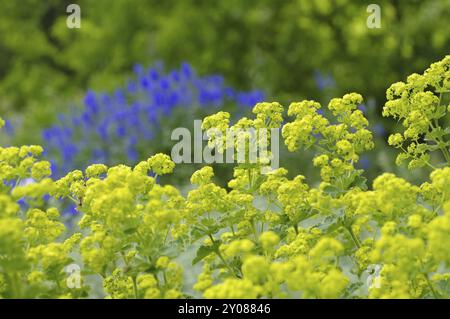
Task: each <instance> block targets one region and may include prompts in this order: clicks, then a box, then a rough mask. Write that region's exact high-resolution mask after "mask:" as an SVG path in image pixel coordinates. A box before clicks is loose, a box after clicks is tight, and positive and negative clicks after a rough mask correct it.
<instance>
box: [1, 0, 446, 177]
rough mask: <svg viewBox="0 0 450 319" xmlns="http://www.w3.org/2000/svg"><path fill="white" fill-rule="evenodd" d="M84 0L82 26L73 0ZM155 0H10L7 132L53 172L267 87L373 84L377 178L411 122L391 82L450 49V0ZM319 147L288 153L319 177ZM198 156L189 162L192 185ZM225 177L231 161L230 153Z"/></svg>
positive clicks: (244, 104) (277, 93)
mask: <svg viewBox="0 0 450 319" xmlns="http://www.w3.org/2000/svg"><path fill="white" fill-rule="evenodd" d="M70 3H77V4H78V5H79V6H80V8H81V28H80V29H69V28H68V27H67V26H66V19H67V16H68V13H66V7H67V6H68V5H69V4H70ZM369 3H370V2H365V1H349V0H320V1H311V0H291V1H287V0H279V1H272V0H260V1H242V0H227V1H209V0H183V1H175V0H173V1H171V0H165V1H156V0H145V1H144V0H134V1H130V0H114V1H110V0H95V1H94V0H78V1H74V0H70V1H65V0H46V1H41V0H22V1H10V0H0V4H1V5H0V112H1V116H2V117H3V118H5V119H6V120H7V125H6V128H5V129H4V130H3V132H2V133H1V137H0V140H1V142H2V143H3V145H19V144H41V145H43V146H44V147H45V149H46V157H47V158H48V159H49V160H51V161H52V164H53V171H54V176H55V177H58V176H62V175H64V174H65V173H66V172H68V171H70V170H73V169H82V168H84V167H86V166H87V165H89V164H91V163H105V164H108V165H114V164H118V163H124V164H128V165H133V164H135V163H136V162H138V161H140V160H144V159H146V158H148V157H149V156H151V155H152V154H154V153H156V152H166V153H170V149H171V146H172V145H173V144H174V142H172V141H171V140H170V133H171V131H172V130H173V129H174V128H176V127H180V126H182V127H188V128H189V127H192V125H193V120H194V119H201V118H202V117H204V116H206V115H208V114H212V113H214V112H217V111H218V110H225V111H229V112H231V114H232V118H239V117H241V116H246V115H249V114H250V112H251V108H252V106H253V105H254V104H255V103H256V102H259V101H263V100H266V101H278V102H280V103H281V104H283V105H284V106H286V107H287V106H288V105H289V103H290V102H293V101H301V100H303V99H314V100H317V101H320V102H321V103H323V105H326V104H327V103H328V101H329V99H330V98H332V97H339V96H342V95H343V94H345V93H348V92H353V91H355V92H358V93H361V94H362V95H363V96H364V98H365V103H364V104H363V105H361V106H360V108H361V109H362V110H363V111H364V113H365V114H366V116H367V117H368V118H369V120H370V122H371V129H372V131H373V132H374V135H375V137H376V149H375V150H374V151H373V152H370V153H368V154H367V155H366V156H365V157H364V158H362V160H361V162H360V166H361V167H362V168H364V169H366V170H367V176H368V178H369V180H370V179H372V178H373V177H374V176H376V175H377V174H379V173H380V172H381V171H391V172H395V173H397V174H399V175H403V176H405V177H407V178H408V179H410V180H421V179H423V178H424V176H426V175H427V173H428V172H424V171H420V170H419V171H415V172H414V173H412V172H406V168H403V167H396V166H395V165H394V163H393V159H394V154H395V151H394V150H392V149H390V148H389V147H388V146H387V145H386V142H385V140H386V139H387V135H388V134H389V133H390V132H392V131H393V130H395V126H396V125H398V123H395V122H394V121H390V120H386V119H383V118H381V109H382V106H383V105H384V102H385V91H386V89H387V88H388V87H389V85H390V84H391V83H394V82H397V81H401V80H404V79H405V77H406V76H407V75H409V74H411V73H413V72H423V70H424V69H425V68H426V67H427V66H428V65H429V64H430V63H432V62H434V61H438V60H440V59H442V58H443V57H444V56H445V55H446V54H449V53H450V24H449V23H448V21H449V17H450V0H390V1H388V0H378V1H376V4H378V5H379V6H380V8H381V28H379V29H378V28H374V29H370V28H368V27H367V25H366V19H367V17H368V16H369V14H370V13H368V12H367V10H366V9H367V6H368V4H369ZM310 158H311V154H309V153H308V152H305V151H302V152H297V153H293V154H291V153H288V152H287V151H286V150H285V149H284V148H283V147H282V148H281V166H284V167H287V168H288V170H289V171H290V174H291V175H294V174H298V173H302V174H304V175H306V176H307V177H308V179H309V181H310V182H311V183H314V182H315V181H317V172H316V171H315V170H314V169H313V168H312V167H311V161H310V160H309V159H310ZM196 168H198V167H196V166H195V165H179V166H178V167H177V168H176V170H175V174H174V175H173V176H171V177H167V180H166V182H171V183H176V184H178V185H183V184H184V183H187V182H188V177H189V175H190V174H191V173H192V172H193V171H194V170H195V169H196ZM217 170H218V179H219V182H222V183H225V181H226V179H227V177H228V175H229V174H230V172H231V170H230V168H227V167H226V166H224V165H222V166H220V167H217Z"/></svg>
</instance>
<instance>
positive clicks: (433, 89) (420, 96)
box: [383, 55, 450, 168]
mask: <svg viewBox="0 0 450 319" xmlns="http://www.w3.org/2000/svg"><path fill="white" fill-rule="evenodd" d="M448 93H450V55H448V56H446V57H445V58H444V59H443V60H442V61H439V62H436V63H433V64H432V65H431V66H430V67H429V68H428V69H427V70H426V71H425V72H424V73H423V74H417V73H415V74H412V75H410V76H409V77H408V79H407V81H406V83H404V82H397V83H394V84H392V85H391V87H390V88H389V89H388V90H387V92H386V97H387V99H388V101H387V102H386V104H385V106H384V109H383V115H384V116H392V117H394V118H395V119H398V120H399V121H402V124H403V126H404V128H405V130H404V132H403V133H395V134H392V135H391V136H390V137H389V144H390V145H393V146H395V147H396V148H398V149H400V150H401V151H402V153H400V154H399V155H398V157H397V163H398V164H400V163H402V162H403V161H405V160H408V161H409V167H410V168H416V167H422V166H425V165H428V166H430V167H433V165H432V164H431V163H430V161H431V159H430V153H431V152H433V151H440V152H441V153H442V156H443V158H444V160H445V162H447V163H448V162H450V151H449V150H450V140H449V139H448V135H449V134H450V129H449V128H442V127H441V124H440V123H442V122H443V121H445V116H446V115H447V114H448V113H449V112H450V104H448V105H446V104H445V103H444V100H445V99H444V97H445V94H448Z"/></svg>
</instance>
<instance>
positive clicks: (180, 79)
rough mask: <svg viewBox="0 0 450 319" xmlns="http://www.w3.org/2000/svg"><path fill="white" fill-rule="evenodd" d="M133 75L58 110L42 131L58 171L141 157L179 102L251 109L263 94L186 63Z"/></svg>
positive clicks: (140, 69)
mask: <svg viewBox="0 0 450 319" xmlns="http://www.w3.org/2000/svg"><path fill="white" fill-rule="evenodd" d="M133 72H134V78H133V79H130V80H128V81H127V82H126V83H125V86H124V87H123V88H118V89H116V90H115V91H114V92H113V93H111V94H106V93H98V92H94V91H91V90H89V91H87V92H86V95H85V96H84V99H83V106H82V107H81V109H80V108H77V107H74V108H72V109H73V110H76V111H72V112H70V113H62V114H58V116H57V118H58V121H57V123H56V124H55V125H53V126H52V127H50V128H48V129H45V130H44V131H43V133H42V135H43V138H44V140H45V143H44V147H45V149H46V155H47V156H48V157H49V158H50V159H52V168H53V175H54V177H60V176H63V175H64V174H66V173H67V172H68V171H70V170H73V169H84V168H85V166H86V164H92V163H105V164H107V165H112V164H117V163H121V162H125V163H126V164H134V163H135V162H137V161H138V160H142V159H143V158H140V157H143V156H142V155H141V156H140V152H139V150H142V149H145V148H146V146H148V145H150V143H151V142H150V141H151V140H152V139H154V137H155V135H156V133H158V131H159V130H160V129H161V127H162V126H165V124H166V123H167V122H166V121H167V120H169V119H170V118H169V117H170V116H171V114H172V112H173V110H174V109H176V108H190V109H192V110H194V109H196V108H199V109H201V110H204V111H203V112H208V113H209V114H210V113H213V112H215V111H216V109H217V108H221V107H223V106H224V105H226V104H234V105H236V106H237V110H238V111H239V109H242V110H248V109H249V108H250V107H252V106H254V104H256V103H258V102H261V101H263V100H264V93H263V92H262V91H259V90H254V91H249V92H240V91H237V90H235V89H234V88H232V87H229V86H227V85H226V84H225V80H224V78H223V77H222V76H220V75H209V76H203V77H202V76H199V75H197V74H196V72H195V70H194V69H193V68H192V67H191V66H190V65H189V64H187V63H183V64H182V65H181V66H180V68H179V69H175V70H171V71H169V72H167V73H166V72H164V69H163V67H162V64H156V65H155V66H153V67H151V68H149V69H147V70H146V69H145V68H144V67H143V66H142V65H139V64H137V65H134V66H133Z"/></svg>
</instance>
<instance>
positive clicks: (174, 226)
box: [0, 60, 450, 298]
mask: <svg viewBox="0 0 450 319" xmlns="http://www.w3.org/2000/svg"><path fill="white" fill-rule="evenodd" d="M444 61H445V60H444ZM361 102H362V97H361V96H360V95H359V94H356V93H350V94H347V95H345V96H344V97H342V98H337V99H333V100H331V101H330V103H329V105H328V109H329V111H330V112H329V113H330V116H325V115H323V114H324V113H321V112H318V110H319V109H320V108H321V106H320V104H319V103H317V102H314V101H303V102H299V103H292V104H291V105H290V107H289V110H288V115H289V116H290V117H292V118H293V119H292V120H290V119H283V107H282V106H281V105H280V104H278V103H266V102H265V103H258V104H256V106H255V107H254V109H253V113H254V114H255V117H254V118H253V119H250V118H243V119H241V120H240V121H238V122H237V123H235V124H234V125H232V126H230V123H229V114H228V113H226V112H219V113H217V114H215V115H212V116H209V117H207V118H206V119H205V121H204V123H203V124H204V126H205V127H213V126H218V127H219V128H220V129H221V130H222V129H237V128H240V127H253V128H282V135H283V137H284V142H285V144H286V145H287V147H288V148H289V149H290V150H291V151H294V150H296V149H298V148H307V147H311V146H316V147H317V149H318V155H317V157H315V158H314V160H313V161H314V164H315V165H316V166H317V167H320V169H321V173H322V181H321V183H320V184H319V185H317V186H314V185H309V184H308V182H307V179H306V178H305V177H304V176H302V175H298V176H295V177H293V178H289V177H288V172H287V170H286V169H284V168H278V169H276V170H272V171H269V172H268V171H264V170H261V166H263V165H266V163H265V162H263V161H257V162H256V163H249V162H248V161H246V160H244V161H242V162H240V163H238V164H237V165H236V167H235V168H234V176H233V179H232V180H230V181H229V183H228V188H224V187H221V186H220V185H218V184H216V183H215V181H214V170H213V168H212V167H209V166H205V167H203V168H202V169H200V170H198V171H196V172H195V173H194V174H193V175H192V177H191V183H192V184H193V188H192V189H190V190H189V191H188V193H187V195H183V194H182V193H181V192H180V191H179V190H177V189H176V188H175V187H173V186H171V185H165V186H163V185H160V184H159V183H158V181H157V178H156V177H157V176H159V175H163V174H170V173H171V172H172V170H173V169H174V163H173V162H172V161H171V160H170V158H169V157H168V156H167V155H164V154H156V155H154V156H152V157H150V158H149V159H148V160H146V161H141V162H139V163H138V164H136V165H135V166H133V167H130V166H125V165H118V166H113V167H107V166H105V165H101V164H96V165H91V166H89V167H88V168H86V170H85V171H79V170H75V171H72V172H70V173H68V174H67V175H65V176H64V177H62V178H60V179H58V180H53V179H51V178H48V177H47V176H49V174H50V170H49V164H48V162H45V161H40V160H38V159H37V158H38V156H39V154H40V153H41V152H42V149H41V148H40V147H37V146H30V147H21V148H14V147H10V148H2V149H1V152H0V161H1V162H0V163H1V164H0V174H1V177H2V179H3V180H5V181H6V183H5V184H4V185H3V187H2V189H1V194H0V206H1V210H0V296H1V297H61V298H64V297H71V298H78V297H86V296H92V295H91V291H90V283H89V279H90V277H89V276H88V274H90V275H94V276H97V277H99V278H100V279H101V282H102V285H103V290H102V291H103V295H104V296H106V297H108V298H186V297H190V296H192V295H193V296H197V297H200V296H202V297H205V298H450V285H449V281H450V246H449V245H448V242H449V240H450V190H449V187H448V186H449V185H450V167H448V165H450V163H449V162H447V163H446V166H445V167H442V168H436V169H434V170H433V172H432V173H431V175H430V180H429V181H428V182H425V183H422V184H421V185H419V186H416V185H413V184H411V183H410V182H408V181H406V180H404V179H403V178H400V177H397V176H395V175H394V174H391V173H384V174H382V175H380V176H379V177H377V178H376V179H375V180H374V182H373V185H372V187H371V188H370V189H369V187H368V185H366V181H365V179H364V177H363V172H362V171H361V170H357V169H356V168H355V166H354V164H355V163H356V162H357V161H358V160H359V158H360V155H361V153H363V152H364V151H366V150H369V149H371V148H372V147H373V142H372V135H371V133H370V132H369V131H368V130H367V129H366V128H367V126H368V121H367V119H366V118H365V117H364V115H363V114H362V113H361V112H360V111H358V110H357V105H358V104H359V103H361ZM283 123H284V125H283ZM210 142H211V143H212V144H214V145H215V143H217V142H218V141H217V136H210ZM227 146H230V145H227ZM231 146H232V147H238V146H239V145H236V144H233V145H231ZM33 174H34V177H33V178H34V179H35V181H36V182H35V183H29V184H20V183H17V182H16V183H14V181H17V180H18V179H19V178H29V177H32V176H33ZM44 194H50V195H52V196H54V197H66V198H70V199H71V200H73V201H75V202H76V203H77V204H78V209H79V210H80V211H81V212H82V218H81V220H80V221H79V227H80V230H79V232H75V233H73V231H72V233H70V232H69V231H68V230H66V229H65V227H64V225H63V224H62V223H60V222H59V221H58V211H57V210H56V209H54V208H52V207H47V208H44V206H45V205H48V204H49V203H46V202H45V201H43V200H42V197H43V195H44ZM19 199H21V200H24V201H26V202H27V203H28V204H29V206H30V208H29V209H28V210H27V211H26V212H25V211H23V209H22V208H21V206H20V205H18V204H17V200H19ZM192 248H195V251H196V252H195V254H194V256H191V258H190V261H191V262H192V266H190V267H187V266H185V267H184V269H183V267H182V265H181V264H180V262H179V259H180V257H181V256H182V255H183V252H184V251H186V250H189V249H192ZM74 262H75V263H76V264H79V265H80V267H82V269H83V271H82V272H81V279H80V280H79V285H78V286H76V287H75V288H74V287H73V285H68V284H67V273H66V269H67V267H69V266H70V265H71V264H72V263H74ZM198 264H201V265H202V266H201V267H202V272H201V273H200V274H199V275H198V278H197V281H196V283H195V284H193V285H192V287H186V283H185V281H184V278H185V277H184V273H186V272H189V271H191V268H194V267H197V265H198ZM191 288H192V289H191Z"/></svg>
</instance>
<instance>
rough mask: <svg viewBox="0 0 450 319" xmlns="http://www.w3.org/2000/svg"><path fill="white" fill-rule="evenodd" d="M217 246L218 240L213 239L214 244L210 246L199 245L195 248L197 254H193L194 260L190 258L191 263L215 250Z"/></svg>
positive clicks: (218, 244) (193, 263)
mask: <svg viewBox="0 0 450 319" xmlns="http://www.w3.org/2000/svg"><path fill="white" fill-rule="evenodd" d="M219 246H220V240H217V241H215V242H214V244H212V245H210V246H205V245H203V246H200V248H199V249H198V250H197V255H196V256H195V258H194V260H192V265H195V264H196V263H198V262H199V261H201V260H202V259H203V258H205V257H206V256H208V255H209V254H211V253H214V252H216V251H217V250H218V249H219Z"/></svg>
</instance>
